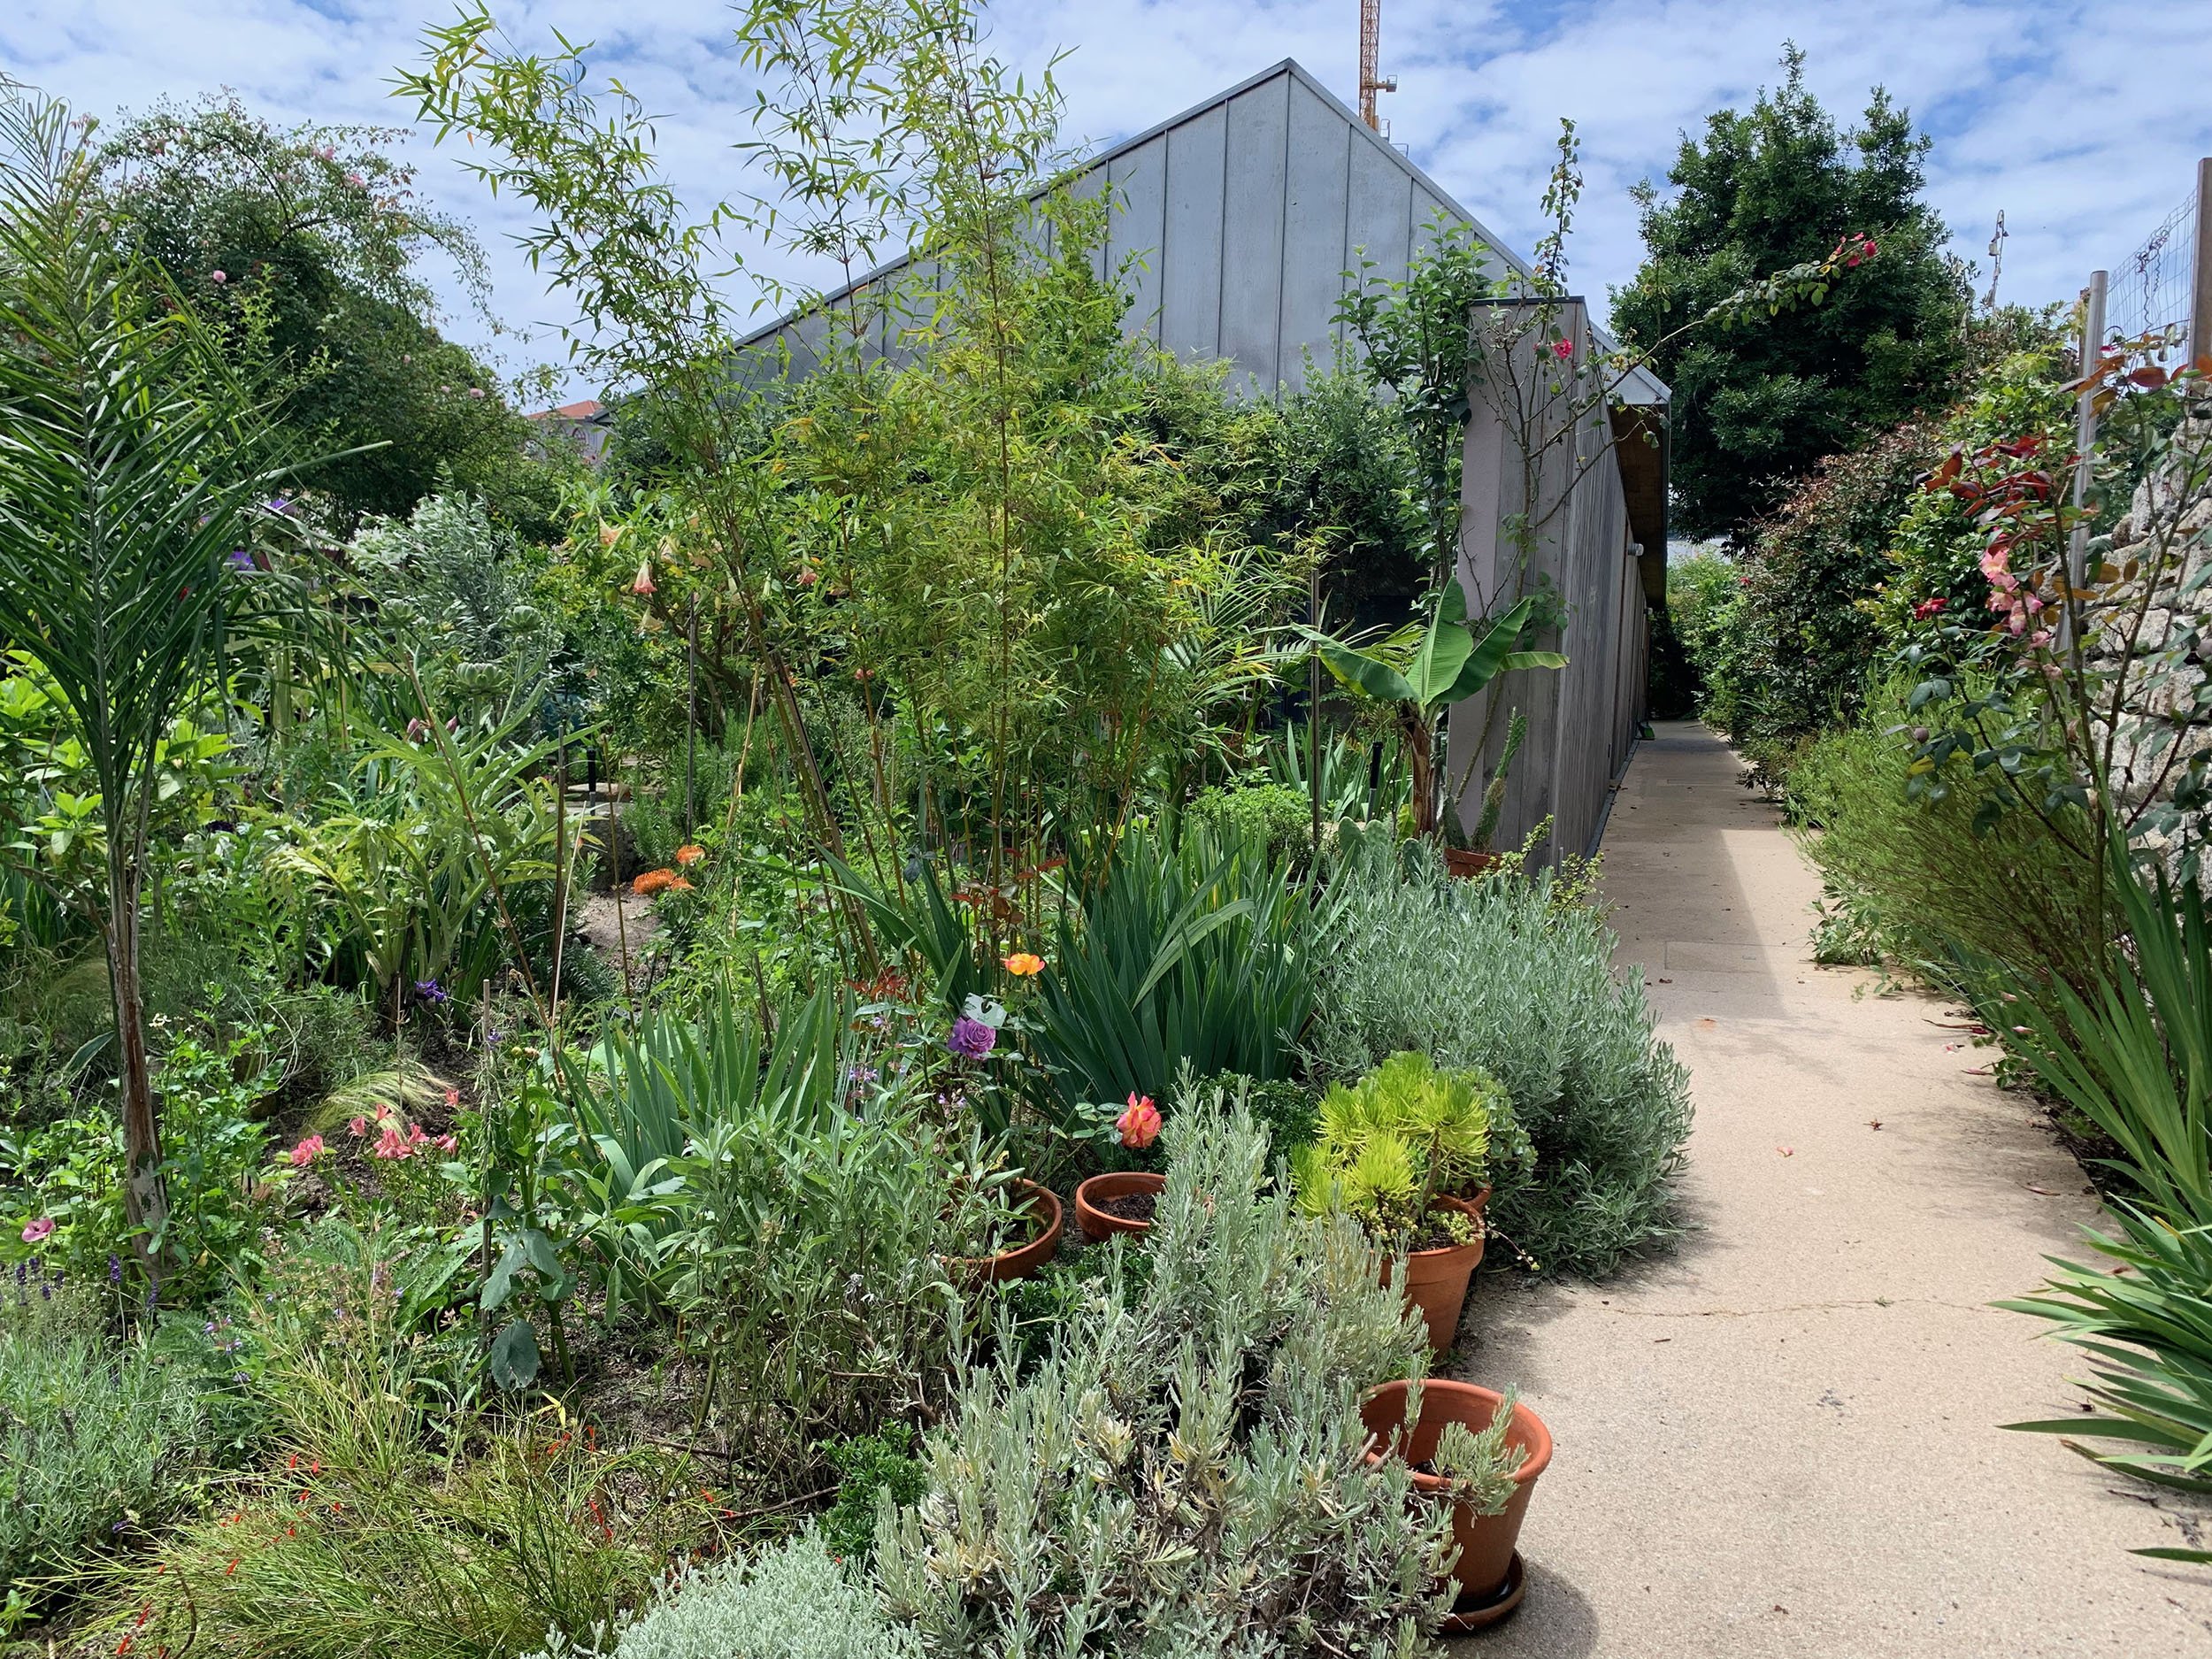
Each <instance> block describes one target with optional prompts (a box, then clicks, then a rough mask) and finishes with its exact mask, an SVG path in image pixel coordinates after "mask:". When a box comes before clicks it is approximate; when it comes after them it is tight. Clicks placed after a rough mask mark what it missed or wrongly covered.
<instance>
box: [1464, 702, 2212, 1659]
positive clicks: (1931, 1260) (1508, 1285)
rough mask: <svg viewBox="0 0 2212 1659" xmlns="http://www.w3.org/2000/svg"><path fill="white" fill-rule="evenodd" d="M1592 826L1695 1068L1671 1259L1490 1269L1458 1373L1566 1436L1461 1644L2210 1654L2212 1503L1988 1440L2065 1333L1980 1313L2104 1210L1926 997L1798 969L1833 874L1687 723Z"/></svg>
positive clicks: (2056, 1352)
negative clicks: (1487, 1617) (1478, 1631)
mask: <svg viewBox="0 0 2212 1659" xmlns="http://www.w3.org/2000/svg"><path fill="white" fill-rule="evenodd" d="M1658 733H1659V735H1658V737H1657V739H1656V740H1655V741H1649V742H1647V743H1645V744H1644V745H1643V746H1642V748H1641V749H1640V750H1639V751H1638V754H1637V757H1636V760H1635V762H1634V764H1632V766H1631V767H1630V769H1629V772H1628V777H1627V780H1626V782H1625V784H1624V788H1623V791H1622V794H1621V797H1620V800H1619V801H1618V803H1617V805H1616V808H1615V810H1614V813H1613V816H1612V818H1611V820H1610V822H1609V826H1608V828H1607V838H1606V841H1605V892H1606V896H1607V898H1608V900H1609V902H1611V903H1612V904H1613V905H1614V906H1615V910H1614V917H1613V919H1614V922H1615V925H1616V928H1617V932H1618V933H1619V934H1620V939H1621V944H1620V949H1619V952H1618V956H1617V960H1618V962H1619V964H1620V965H1621V966H1622V967H1623V969H1624V970H1626V969H1628V968H1630V967H1637V968H1640V970H1641V971H1642V972H1643V974H1644V976H1645V979H1646V982H1647V986H1648V987H1649V992H1650V995H1651V999H1652V1002H1653V1006H1654V1007H1655V1010H1656V1011H1657V1013H1658V1016H1659V1020H1660V1030H1661V1034H1662V1035H1663V1036H1664V1037H1665V1038H1666V1039H1667V1041H1670V1042H1671V1043H1673V1044H1674V1045H1675V1048H1676V1049H1677V1051H1678V1053H1679V1054H1680V1055H1681V1056H1682V1057H1683V1059H1684V1060H1685V1062H1686V1064H1688V1065H1689V1066H1690V1068H1691V1072H1692V1076H1693V1079H1694V1081H1693V1087H1694V1092H1695V1096H1696V1102H1697V1111H1698V1118H1697V1127H1696V1132H1695V1134H1694V1138H1693V1140H1692V1141H1691V1146H1690V1165H1689V1169H1688V1171H1687V1173H1686V1176H1685V1179H1684V1181H1683V1187H1682V1213H1683V1216H1684V1217H1685V1219H1686V1221H1688V1222H1689V1223H1690V1225H1691V1226H1692V1228H1693V1232H1692V1233H1691V1234H1690V1236H1689V1237H1687V1238H1686V1240H1684V1241H1683V1243H1682V1245H1681V1246H1680V1248H1678V1249H1676V1250H1673V1251H1671V1252H1670V1253H1668V1254H1666V1255H1664V1256H1658V1257H1656V1258H1655V1259H1652V1260H1650V1261H1647V1262H1646V1263H1641V1264H1640V1265H1638V1266H1636V1267H1634V1268H1632V1270H1630V1271H1627V1272H1625V1273H1624V1274H1623V1275H1621V1276H1620V1277H1619V1278H1617V1279H1614V1280H1612V1281H1610V1282H1609V1283H1606V1284H1602V1285H1567V1284H1559V1283H1553V1282H1548V1281H1545V1282H1536V1283H1531V1282H1530V1281H1528V1280H1527V1279H1521V1278H1517V1277H1515V1276H1511V1275H1508V1274H1494V1275H1491V1276H1488V1277H1487V1278H1486V1279H1484V1280H1483V1281H1482V1282H1481V1283H1480V1285H1479V1287H1478V1290H1477V1294H1475V1296H1474V1297H1472V1298H1471V1307H1470V1310H1469V1313H1468V1316H1467V1323H1466V1325H1464V1326H1463V1332H1462V1336H1461V1341H1460V1348H1459V1350H1458V1353H1457V1355H1456V1356H1455V1362H1454V1363H1452V1364H1451V1365H1450V1367H1449V1369H1450V1371H1451V1372H1452V1374H1454V1375H1456V1376H1463V1377H1468V1378H1471V1379H1473V1380H1476V1381H1479V1382H1482V1383H1485V1384H1488V1385H1491V1386H1497V1385H1500V1384H1502V1383H1508V1382H1511V1383H1517V1384H1518V1385H1519V1386H1521V1388H1522V1390H1523V1394H1524V1396H1525V1398H1526V1399H1527V1400H1528V1402H1529V1403H1530V1404H1531V1405H1532V1406H1533V1407H1534V1408H1535V1409H1536V1410H1537V1411H1538V1412H1540V1414H1541V1415H1542V1416H1543V1417H1544V1419H1545V1421H1546V1422H1547V1423H1548V1424H1549V1425H1550V1426H1551V1430H1552V1433H1553V1435H1554V1437H1555V1441H1556V1444H1557V1448H1558V1449H1557V1452H1556V1454H1555V1457H1554V1460H1553V1463H1552V1465H1551V1468H1550V1469H1549V1471H1548V1472H1547V1473H1546V1474H1545V1476H1544V1478H1543V1483H1542V1485H1541V1486H1540V1488H1539V1489H1538V1492H1537V1494H1536V1496H1535V1501H1534V1502H1533V1503H1532V1506H1531V1508H1530V1510H1529V1515H1528V1522H1527V1526H1526V1530H1525V1532H1524V1533H1523V1535H1522V1540H1521V1542H1522V1551H1523V1554H1524V1555H1525V1557H1526V1559H1527V1561H1528V1563H1529V1578H1530V1582H1529V1591H1528V1595H1527V1599H1526V1601H1525V1603H1524V1604H1523V1607H1522V1609H1521V1611H1520V1613H1519V1614H1518V1615H1517V1617H1515V1618H1514V1619H1513V1620H1512V1621H1510V1622H1509V1623H1508V1624H1505V1625H1504V1626H1502V1627H1501V1628H1500V1629H1499V1630H1497V1631H1494V1632H1489V1633H1487V1634H1486V1635H1483V1636H1479V1637H1474V1638H1471V1639H1468V1640H1464V1641H1463V1642H1459V1643H1455V1644H1454V1648H1455V1652H1456V1653H1457V1654H1459V1655H1465V1656H1466V1659H1477V1656H1479V1659H1586V1656H1591V1655H1594V1656H1597V1659H1768V1656H1769V1655H1772V1656H1774V1659H1783V1656H1784V1655H1787V1656H1789V1659H1893V1656H1894V1659H1923V1656H1928V1659H1954V1656H1955V1659H2074V1656H2075V1655H2116V1656H2117V1655H2126V1656H2127V1659H2150V1656H2151V1655H2212V1572H2207V1571H2200V1570H2195V1569H2191V1568H2187V1567H2183V1566H2179V1565H2177V1564H2174V1563H2159V1562H2152V1561H2146V1560H2144V1559H2142V1558H2141V1557H2139V1556H2133V1555H2129V1554H2127V1551H2128V1550H2130V1549H2131V1548H2143V1547H2147V1546H2154V1545H2177V1544H2182V1543H2185V1542H2191V1541H2194V1542H2196V1543H2197V1544H2199V1545H2200V1547H2201V1546H2203V1545H2205V1544H2207V1543H2212V1521H2208V1520H2207V1518H2206V1517H2204V1516H2203V1515H2202V1514H2201V1512H2200V1511H2197V1510H2193V1509H2189V1508H2188V1507H2186V1506H2184V1505H2180V1504H2177V1503H2176V1502H2172V1501H2171V1500H2170V1499H2166V1498H2163V1497H2162V1496H2160V1495H2157V1494H2153V1493H2152V1492H2150V1490H2149V1489H2147V1488H2142V1487H2138V1486H2131V1485H2130V1484H2128V1483H2126V1482H2123V1481H2120V1480H2117V1479H2112V1478H2109V1477H2107V1476H2105V1475H2104V1474H2102V1473H2101V1472H2100V1471H2098V1470H2097V1469H2095V1468H2094V1467H2093V1465H2091V1464H2089V1463H2086V1462H2085V1461H2083V1460H2081V1459H2078V1458H2076V1457H2072V1456H2070V1455H2068V1454H2067V1453H2066V1452H2065V1451H2064V1450H2063V1449H2062V1448H2061V1447H2060V1445H2059V1444H2058V1442H2057V1441H2055V1440H2051V1439H2048V1438H2046V1437H2043V1436H2037V1435H2026V1434H2015V1433H2007V1432H2004V1431H2002V1430H2001V1428H2000V1427H1999V1426H1998V1425H2001V1424H2004V1423H2009V1422H2016V1421H2019V1420H2021V1419H2024V1418H2030V1417H2061V1416H2064V1415H2067V1414H2068V1413H2070V1412H2071V1411H2074V1410H2076V1409H2078V1405H2079V1399H2080V1396H2079V1394H2078V1391H2077V1390H2075V1389H2072V1388H2070V1386H2068V1384H2067V1382H2066V1378H2067V1376H2068V1374H2069V1372H2070V1371H2078V1370H2079V1369H2080V1366H2079V1365H2078V1362H2077V1361H2075V1360H2074V1359H2073V1358H2072V1357H2071V1356H2070V1353H2069V1351H2068V1350H2066V1349H2064V1348H2060V1347H2059V1346H2058V1345H2056V1344H2055V1343H2052V1342H2048V1341H2045V1340H2038V1338H2037V1333H2038V1332H2039V1330H2041V1329H2042V1328H2043V1327H2042V1326H2041V1325H2039V1323H2038V1322H2037V1321H2034V1320H2032V1319H2028V1318H2026V1317H2022V1316H2019V1315H2016V1314H2009V1313H2003V1312H2000V1311H1998V1310H1994V1309H1993V1308H1991V1307H1990V1306H1989V1304H1990V1302H1992V1301H1993V1300H1995V1299H1997V1298H1999V1297H2003V1296H2011V1295H2017V1294H2022V1293H2024V1292H2025V1291H2028V1290H2030V1289H2032V1287H2033V1286H2035V1285H2036V1284H2037V1283H2038V1282H2039V1279H2040V1277H2041V1273H2042V1268H2043V1259H2042V1258H2043V1257H2044V1256H2046V1255H2047V1254H2068V1253H2078V1247H2077V1246H2076V1243H2075V1240H2076V1239H2077V1238H2078V1229H2079V1228H2080V1227H2081V1226H2082V1225H2085V1224H2089V1223H2093V1222H2094V1221H2095V1220H2096V1219H2097V1217H2098V1216H2099V1214H2100V1210H2099V1207H2098V1204H2097V1202H2096V1200H2095V1197H2094V1196H2093V1194H2092V1193H2090V1192H2089V1191H2088V1189H2087V1185H2086V1183H2085V1181H2084V1179H2083V1178H2082V1174H2081V1171H2080V1170H2079V1168H2078V1166H2077V1165H2076V1164H2074V1162H2073V1160H2072V1159H2071V1158H2070V1157H2069V1156H2067V1155H2066V1154H2065V1153H2064V1152H2063V1151H2062V1149H2060V1148H2058V1147H2057V1146H2056V1145H2055V1142H2054V1141H2052V1139H2051V1137H2050V1136H2049V1134H2048V1133H2047V1132H2046V1131H2045V1129H2044V1128H2043V1126H2042V1125H2041V1122H2040V1120H2039V1117H2038V1115H2037V1113H2036V1112H2035V1110H2034V1109H2033V1108H2032V1104H2031V1103H2030V1102H2026V1101H2024V1100H2023V1099H2021V1098H2019V1097H2017V1096H2014V1095H2008V1094H2005V1093H2003V1092H2002V1091H2001V1090H1999V1089H1997V1088H1996V1087H1994V1086H1993V1084H1992V1083H1991V1082H1990V1081H1989V1080H1988V1079H1987V1078H1986V1077H1985V1076H1981V1075H1977V1071H1978V1068H1980V1067H1982V1066H1983V1065H1984V1064H1985V1061H1986V1059H1987V1057H1988V1056H1987V1052H1986V1051H1985V1050H1978V1049H1976V1048H1973V1047H1972V1046H1971V1045H1970V1038H1969V1036H1968V1034H1967V1033H1964V1032H1962V1031H1961V1030H1958V1029H1956V1028H1955V1027H1956V1026H1957V1025H1958V1024H1959V1021H1958V1019H1957V1017H1956V1015H1955V1013H1954V1012H1953V1011H1952V1010H1947V1008H1946V1007H1945V1005H1944V1004H1943V1003H1942V1002H1939V1001H1938V1000H1935V999H1932V998H1929V997H1924V996H1918V995H1875V994H1872V992H1873V990H1874V988H1875V981H1874V976H1872V975H1870V974H1864V973H1859V972H1852V971H1844V970H1836V969H1824V968H1820V967H1818V966H1816V965H1815V964H1813V963H1812V962H1811V960H1810V957H1809V954H1808V949H1807V945H1806V939H1807V935H1808V932H1809V926H1810V916H1809V905H1810V903H1811V902H1812V901H1813V900H1814V899H1815V898H1816V897H1817V896H1818V894H1819V883H1818V880H1817V879H1816V877H1815V876H1814V875H1813V874H1812V872H1810V871H1809V869H1808V868H1807V866H1806V865H1805V864H1804V863H1803V861H1802V860H1801V858H1800V856H1798V854H1797V851H1796V849H1795V848H1794V846H1793V844H1792V842H1791V841H1790V839H1789V837H1788V836H1787V835H1786V833H1784V832H1783V831H1782V830H1781V829H1780V828H1779V827H1778V826H1777V824H1776V822H1775V817H1774V813H1773V811H1772V810H1771V809H1770V807H1768V806H1766V805H1765V804H1764V803H1763V802H1761V801H1760V800H1759V799H1758V798H1757V797H1756V796H1755V795H1752V794H1751V793H1750V792H1749V791H1747V790H1746V789H1745V788H1743V787H1741V785H1740V781H1739V777H1740V769H1739V767H1738V766H1737V764H1736V762H1735V760H1734V758H1733V757H1732V756H1731V755H1730V754H1729V752H1728V751H1727V750H1726V749H1724V747H1723V746H1722V745H1721V744H1720V743H1719V742H1718V741H1717V740H1716V739H1715V738H1713V737H1712V736H1711V735H1710V734H1709V733H1706V732H1705V731H1704V730H1703V729H1702V728H1701V727H1697V726H1661V727H1659V728H1658Z"/></svg>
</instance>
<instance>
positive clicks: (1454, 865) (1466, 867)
mask: <svg viewBox="0 0 2212 1659" xmlns="http://www.w3.org/2000/svg"><path fill="white" fill-rule="evenodd" d="M1504 862H1505V855H1504V854H1503V853H1482V852H1474V851H1471V850H1470V849H1467V848H1464V847H1447V848H1446V849H1444V868H1445V871H1446V872H1448V874H1451V875H1454V876H1456V877H1458V878H1459V879H1461V880H1462V881H1472V880H1474V879H1476V878H1477V877H1478V876H1486V875H1488V874H1489V873H1490V872H1492V871H1493V870H1494V869H1496V868H1497V867H1498V866H1499V865H1500V864H1502V863H1504Z"/></svg>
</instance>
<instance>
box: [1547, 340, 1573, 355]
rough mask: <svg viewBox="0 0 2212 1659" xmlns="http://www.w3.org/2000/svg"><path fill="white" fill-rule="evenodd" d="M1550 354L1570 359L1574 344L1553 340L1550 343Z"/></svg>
mask: <svg viewBox="0 0 2212 1659" xmlns="http://www.w3.org/2000/svg"><path fill="white" fill-rule="evenodd" d="M1551 354H1552V356H1554V357H1572V356H1574V354H1575V349H1574V343H1573V342H1571V341H1567V340H1555V341H1553V342H1551Z"/></svg>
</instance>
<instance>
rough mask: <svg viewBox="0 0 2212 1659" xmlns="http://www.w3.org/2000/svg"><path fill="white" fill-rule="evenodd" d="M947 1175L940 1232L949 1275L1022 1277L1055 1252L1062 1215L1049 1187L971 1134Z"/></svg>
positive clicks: (994, 1279) (1057, 1196)
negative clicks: (1008, 1163) (1007, 1162)
mask: <svg viewBox="0 0 2212 1659" xmlns="http://www.w3.org/2000/svg"><path fill="white" fill-rule="evenodd" d="M951 1175H952V1179H951V1181H950V1183H949V1191H948V1194H947V1201H946V1210H945V1218H944V1219H945V1232H944V1233H943V1234H942V1235H941V1236H942V1237H944V1238H946V1239H948V1240H950V1241H951V1243H952V1253H951V1254H950V1255H949V1256H946V1257H945V1258H944V1262H945V1265H946V1267H947V1268H948V1269H949V1270H950V1271H952V1273H953V1275H954V1277H956V1278H969V1279H987V1280H992V1281H996V1280H1000V1279H1027V1278H1028V1277H1029V1276H1030V1275H1031V1274H1032V1273H1034V1272H1035V1271H1037V1270H1038V1269H1040V1268H1041V1267H1042V1266H1043V1265H1044V1264H1045V1263H1047V1262H1049V1261H1050V1260H1051V1259H1052V1258H1053V1256H1055V1255H1056V1254H1057V1253H1058V1251H1059V1248H1060V1229H1061V1227H1062V1225H1063V1224H1064V1220H1065V1216H1064V1212H1063V1210H1061V1207H1060V1197H1059V1194H1056V1193H1055V1192H1054V1191H1053V1190H1052V1189H1051V1188H1050V1187H1046V1186H1044V1185H1042V1184H1041V1183H1040V1182H1037V1181H1033V1180H1031V1179H1028V1178H1027V1177H1025V1176H1019V1175H1016V1174H1014V1173H1013V1172H1012V1171H1010V1170H1008V1169H1006V1168H1005V1166H1004V1164H1003V1163H1002V1160H1001V1158H1000V1157H998V1156H994V1155H992V1154H990V1153H987V1151H986V1150H985V1148H984V1143H983V1141H982V1140H981V1138H980V1137H979V1136H978V1135H973V1134H972V1136H971V1139H970V1141H969V1144H968V1148H967V1156H965V1158H964V1159H958V1158H956V1160H955V1162H954V1167H953V1169H952V1171H951Z"/></svg>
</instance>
